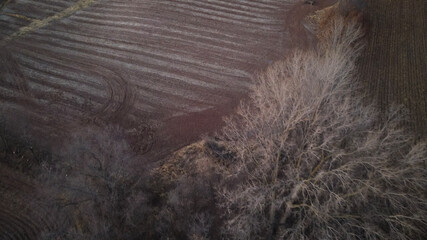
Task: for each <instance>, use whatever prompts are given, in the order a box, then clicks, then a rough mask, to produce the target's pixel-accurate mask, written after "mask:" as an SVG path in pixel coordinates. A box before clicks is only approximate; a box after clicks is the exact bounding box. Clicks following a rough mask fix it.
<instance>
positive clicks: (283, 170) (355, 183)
mask: <svg viewBox="0 0 427 240" xmlns="http://www.w3.org/2000/svg"><path fill="white" fill-rule="evenodd" d="M332 21H333V22H332V23H331V24H330V27H331V29H330V34H328V35H324V36H327V38H325V39H323V42H322V43H321V46H319V51H318V52H308V53H304V52H296V53H295V54H294V55H293V56H292V57H291V58H289V59H288V60H286V61H282V62H278V63H276V64H273V65H272V66H271V67H269V68H268V69H267V70H266V71H265V72H264V73H262V74H261V75H260V77H259V82H258V84H257V85H256V86H255V87H254V90H253V93H252V95H251V99H250V102H249V103H243V104H242V105H241V106H240V109H239V111H238V114H237V116H236V117H234V118H229V119H228V120H227V126H226V127H225V128H224V130H223V134H222V136H220V140H219V142H220V144H221V146H225V147H226V149H227V152H228V156H234V157H233V158H232V159H231V160H229V162H230V165H229V166H228V168H227V169H226V170H227V171H226V172H225V175H224V181H223V185H222V186H220V187H218V195H219V199H220V200H219V201H220V203H221V204H220V207H221V208H222V210H223V211H224V214H225V215H224V220H225V223H224V227H223V236H224V238H232V239H422V237H423V236H426V234H427V233H426V229H427V220H426V216H427V215H426V213H427V194H426V191H425V190H426V189H427V171H426V167H425V161H426V159H427V150H426V143H425V142H419V143H417V144H414V141H413V139H412V137H411V136H410V135H409V134H407V133H406V132H405V131H404V130H402V129H400V128H399V127H398V125H399V122H400V120H399V116H398V114H397V112H398V110H396V109H391V110H390V112H389V114H388V116H387V117H386V118H385V121H382V122H379V121H378V120H377V119H379V118H378V116H377V110H376V109H375V107H374V106H372V105H369V104H366V99H364V98H363V97H361V94H360V92H359V90H360V89H359V86H358V84H357V78H356V75H355V61H356V59H357V57H358V56H359V52H360V50H361V49H362V44H361V41H360V39H361V37H362V35H363V33H362V30H361V28H360V27H359V25H358V23H357V22H355V21H348V20H344V19H342V18H340V17H338V16H336V17H335V18H334V19H333V20H332ZM223 152H224V151H223Z"/></svg>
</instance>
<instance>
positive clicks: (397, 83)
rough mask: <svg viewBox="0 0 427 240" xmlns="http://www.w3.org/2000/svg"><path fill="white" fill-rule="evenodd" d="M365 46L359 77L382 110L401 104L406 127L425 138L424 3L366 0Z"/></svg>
mask: <svg viewBox="0 0 427 240" xmlns="http://www.w3.org/2000/svg"><path fill="white" fill-rule="evenodd" d="M367 3H368V5H367V8H366V12H367V14H368V16H369V20H370V33H369V35H368V46H367V48H366V50H365V54H364V56H363V57H362V59H361V61H360V72H361V73H362V74H363V77H362V80H363V81H364V83H365V86H366V87H367V89H368V91H369V92H370V93H371V95H372V96H373V97H374V99H375V100H376V101H377V102H378V104H379V106H380V108H381V109H382V110H383V111H385V110H386V109H387V108H388V107H389V106H390V105H392V104H403V105H404V106H405V107H406V108H407V109H409V111H410V114H409V116H410V121H409V122H408V126H409V127H410V128H411V129H412V130H413V131H414V132H415V133H416V134H417V135H418V136H419V137H420V138H425V137H427V92H426V91H427V37H426V33H427V2H426V1H424V0H399V1H389V0H369V1H367Z"/></svg>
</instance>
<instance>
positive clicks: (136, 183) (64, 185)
mask: <svg viewBox="0 0 427 240" xmlns="http://www.w3.org/2000/svg"><path fill="white" fill-rule="evenodd" d="M135 160H136V159H135V156H134V155H133V154H132V151H131V150H130V147H129V146H128V144H127V141H126V140H125V137H124V134H123V132H122V131H121V130H120V129H119V128H116V127H108V128H106V129H96V128H87V129H84V130H83V131H81V132H78V133H76V134H75V135H74V136H73V137H72V139H71V141H70V144H69V145H68V146H67V147H65V149H64V150H63V151H61V153H60V154H59V156H57V157H56V158H55V159H54V161H53V162H52V163H50V164H49V163H47V162H46V163H44V171H43V173H42V174H41V175H40V177H39V179H40V180H41V181H42V182H44V183H46V185H48V186H49V187H50V188H49V192H48V194H49V195H50V199H51V201H52V203H53V205H52V206H53V207H56V208H57V209H58V211H57V212H58V217H59V218H62V219H64V222H65V223H68V225H67V224H62V225H61V226H58V228H57V229H54V230H53V231H51V232H49V233H46V234H45V236H46V238H48V236H51V237H56V236H57V235H58V234H59V235H61V236H63V237H64V236H65V237H66V236H68V237H70V238H74V237H76V236H78V238H83V239H119V238H120V239H125V238H129V237H130V236H132V237H135V234H136V233H135V232H137V229H136V228H137V227H138V226H136V225H135V224H136V223H138V222H139V221H140V220H142V219H143V217H144V212H145V211H146V209H145V207H146V204H145V202H146V199H147V196H146V195H145V194H144V193H143V190H142V185H141V179H143V176H144V173H141V172H137V171H136V170H135V169H134V168H133V164H134V161H135ZM136 236H137V235H136Z"/></svg>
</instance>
